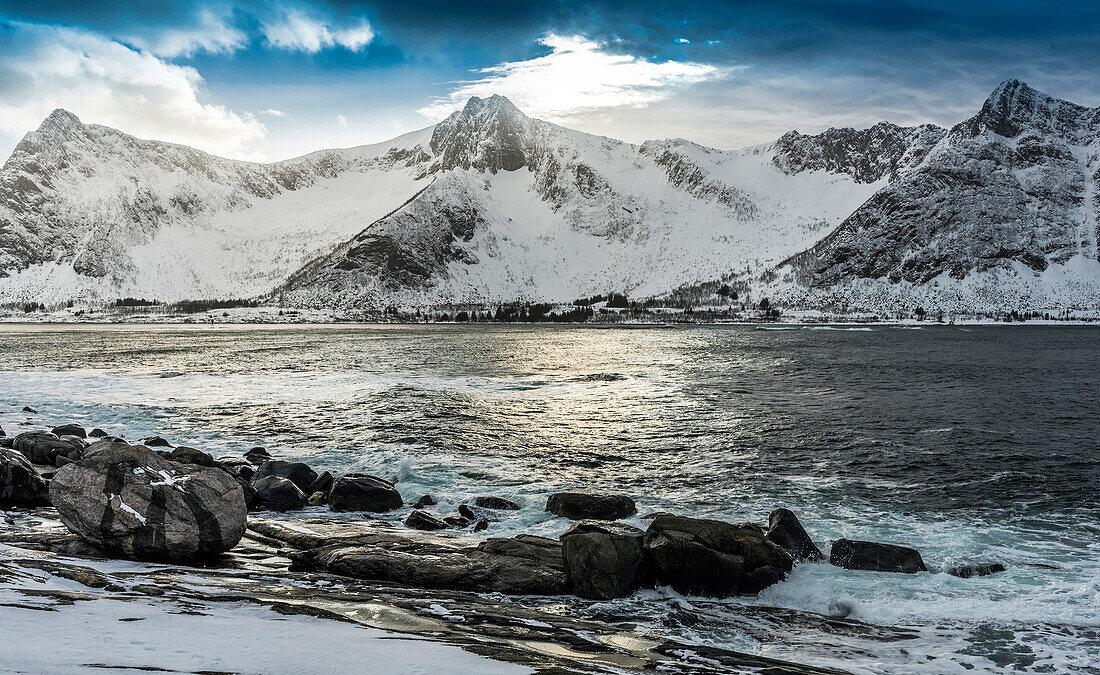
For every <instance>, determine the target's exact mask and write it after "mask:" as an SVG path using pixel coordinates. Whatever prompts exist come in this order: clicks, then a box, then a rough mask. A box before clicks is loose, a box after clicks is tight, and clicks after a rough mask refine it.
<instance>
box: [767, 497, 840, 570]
mask: <svg viewBox="0 0 1100 675" xmlns="http://www.w3.org/2000/svg"><path fill="white" fill-rule="evenodd" d="M765 536H766V537H767V538H768V540H769V541H773V542H775V543H776V544H779V545H780V546H781V547H783V549H784V550H785V551H786V552H787V553H790V554H791V557H792V558H794V559H795V562H803V561H809V562H820V561H821V560H824V559H825V556H823V555H821V549H819V548H818V547H817V545H816V544H814V541H813V539H810V535H809V534H807V532H806V529H805V528H804V527H802V523H801V522H799V520H798V516H796V515H794V512H793V511H791V510H790V509H776V510H774V511H772V514H771V516H769V517H768V533H767V534H766V535H765Z"/></svg>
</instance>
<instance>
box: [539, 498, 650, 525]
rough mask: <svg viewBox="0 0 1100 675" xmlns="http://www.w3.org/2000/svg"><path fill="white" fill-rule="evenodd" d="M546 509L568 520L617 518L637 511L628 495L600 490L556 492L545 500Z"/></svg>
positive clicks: (625, 516) (628, 515)
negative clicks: (606, 492) (601, 491)
mask: <svg viewBox="0 0 1100 675" xmlns="http://www.w3.org/2000/svg"><path fill="white" fill-rule="evenodd" d="M546 510H547V511H549V512H550V513H553V514H554V515H556V516H561V517H562V518H569V519H570V520H619V519H620V518H628V517H630V516H632V515H634V514H635V513H637V511H638V509H637V507H635V506H634V500H633V499H631V498H630V497H627V496H626V495H612V494H604V493H600V492H558V493H556V494H552V495H550V498H549V499H547V500H546Z"/></svg>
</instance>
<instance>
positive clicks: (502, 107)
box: [462, 94, 523, 115]
mask: <svg viewBox="0 0 1100 675" xmlns="http://www.w3.org/2000/svg"><path fill="white" fill-rule="evenodd" d="M496 111H500V112H506V113H515V114H518V115H523V113H522V112H520V110H519V108H517V107H516V106H515V104H513V103H512V102H511V101H510V100H508V98H507V97H505V96H501V95H500V94H493V95H492V96H490V97H489V98H480V97H477V96H471V97H470V100H468V101H466V106H465V107H464V108H463V109H462V114H463V115H477V114H480V113H483V112H496Z"/></svg>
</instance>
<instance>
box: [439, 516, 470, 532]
mask: <svg viewBox="0 0 1100 675" xmlns="http://www.w3.org/2000/svg"><path fill="white" fill-rule="evenodd" d="M443 522H445V523H447V525H448V526H450V527H453V528H456V529H459V530H462V529H465V528H467V527H469V526H470V521H469V520H466V519H465V518H463V517H462V516H445V517H444V518H443Z"/></svg>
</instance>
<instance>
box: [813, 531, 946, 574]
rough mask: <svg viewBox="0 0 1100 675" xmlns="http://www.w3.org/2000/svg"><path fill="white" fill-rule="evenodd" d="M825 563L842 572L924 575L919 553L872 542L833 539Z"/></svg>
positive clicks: (914, 550)
mask: <svg viewBox="0 0 1100 675" xmlns="http://www.w3.org/2000/svg"><path fill="white" fill-rule="evenodd" d="M829 563H830V564H832V565H836V566H837V567H843V568H844V569H846V570H868V571H872V572H902V573H906V574H912V573H914V572H927V571H928V567H927V566H925V564H924V560H922V559H921V557H920V552H919V551H917V550H916V549H915V548H909V547H907V546H896V545H894V544H880V543H878V542H874V541H858V540H855V539H837V540H836V541H834V542H833V548H832V550H831V551H829Z"/></svg>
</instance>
